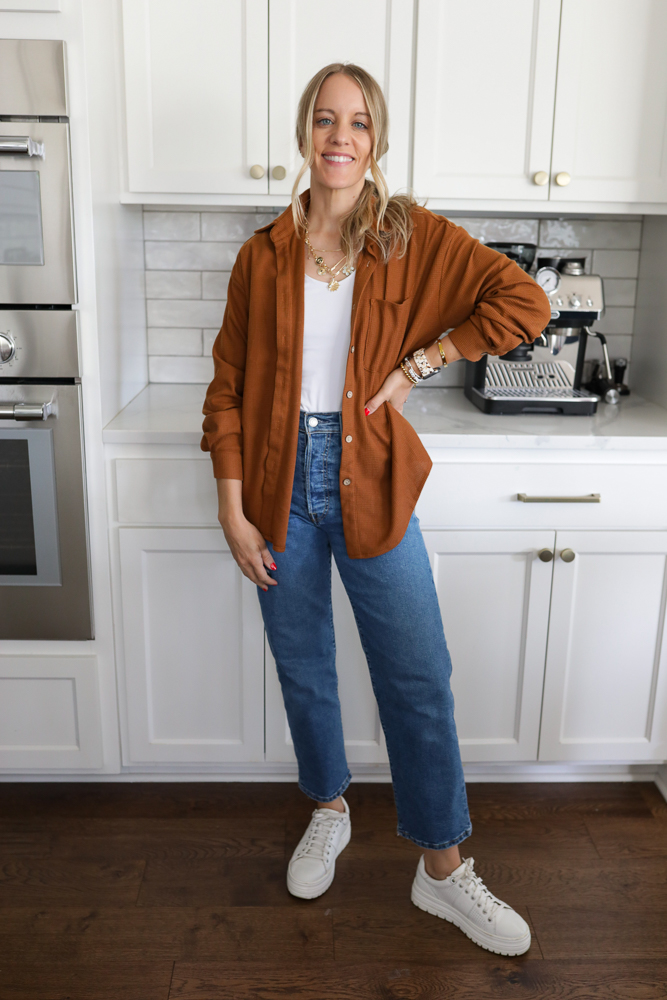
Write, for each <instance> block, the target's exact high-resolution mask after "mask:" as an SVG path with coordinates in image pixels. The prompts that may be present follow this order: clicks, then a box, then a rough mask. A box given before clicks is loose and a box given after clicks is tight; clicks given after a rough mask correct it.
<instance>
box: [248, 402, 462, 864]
mask: <svg viewBox="0 0 667 1000" xmlns="http://www.w3.org/2000/svg"><path fill="white" fill-rule="evenodd" d="M313 417H315V418H316V420H317V423H316V424H315V426H311V424H310V422H309V420H311V419H312V418H313ZM341 426H342V424H341V414H340V413H338V412H331V413H315V414H312V413H306V412H304V411H303V410H302V411H301V412H300V416H299V446H298V453H297V462H296V470H295V474H294V486H293V491H292V503H291V509H290V517H289V526H288V531H287V544H286V548H285V551H284V552H275V551H274V549H273V547H272V545H271V544H270V543H267V544H268V547H269V551H270V552H271V554H272V556H273V558H274V561H275V563H276V566H277V567H278V568H277V570H276V571H274V573H270V575H272V576H273V577H274V578H275V579H276V580H277V581H278V585H277V586H272V587H269V589H268V591H264V590H262V589H261V587H258V588H257V592H258V594H259V601H260V605H261V609H262V615H263V618H264V625H265V627H266V632H267V636H268V640H269V645H270V647H271V652H272V653H273V655H274V657H275V661H276V666H277V669H278V676H279V678H280V684H281V687H282V692H283V698H284V701H285V709H286V711H287V719H288V722H289V726H290V730H291V733H292V739H293V741H294V749H295V752H296V756H297V760H298V762H299V787H300V788H301V790H302V791H303V792H305V794H306V795H308V796H309V797H310V798H311V799H315V800H316V801H317V802H331V801H332V800H333V799H336V798H338V796H339V795H342V794H343V792H344V791H345V789H346V788H347V786H348V785H349V783H350V780H351V775H350V771H349V768H348V764H347V760H346V757H345V746H344V743H343V726H342V721H341V711H340V702H339V700H338V678H337V675H336V646H335V638H334V626H333V612H332V605H331V553H332V551H333V555H334V558H335V560H336V565H337V567H338V571H339V573H340V576H341V579H342V581H343V584H344V586H345V590H346V591H347V595H348V597H349V599H350V603H351V605H352V609H353V611H354V616H355V620H356V623H357V628H358V630H359V637H360V639H361V644H362V647H363V650H364V653H365V654H366V660H367V662H368V669H369V671H370V677H371V681H372V684H373V690H374V692H375V697H376V699H377V703H378V707H379V710H380V719H381V722H382V728H383V729H384V733H385V736H386V740H387V750H388V753H389V761H390V766H391V774H392V780H393V785H394V798H395V801H396V809H397V813H398V833H399V834H400V835H401V836H403V837H407V839H408V840H412V841H414V843H416V844H419V845H420V846H421V847H425V848H433V849H442V848H445V847H453V846H454V845H455V844H458V843H460V842H461V841H462V840H465V838H466V837H468V836H470V832H471V829H472V827H471V824H470V816H469V813H468V803H467V798H466V790H465V782H464V778H463V768H462V765H461V755H460V752H459V745H458V740H457V736H456V725H455V722H454V700H453V697H452V692H451V688H450V684H449V679H450V674H451V669H452V665H451V660H450V658H449V652H448V649H447V643H446V641H445V635H444V631H443V626H442V618H441V616H440V607H439V605H438V598H437V594H436V589H435V583H434V580H433V573H432V570H431V565H430V562H429V558H428V554H427V552H426V547H425V545H424V540H423V538H422V535H421V531H420V528H419V519H418V517H417V515H416V514H414V513H413V514H412V517H411V519H410V522H409V524H408V528H407V530H406V532H405V535H404V536H403V538H402V540H401V541H400V542H399V544H398V545H396V546H395V548H393V549H390V550H389V552H384V553H383V554H382V555H379V556H374V557H372V558H370V559H350V557H349V556H348V554H347V551H346V547H345V537H344V534H343V522H342V515H341V506H340V489H339V468H340V460H341V446H342V442H341ZM344 488H345V487H343V489H344Z"/></svg>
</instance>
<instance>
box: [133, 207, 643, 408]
mask: <svg viewBox="0 0 667 1000" xmlns="http://www.w3.org/2000/svg"><path fill="white" fill-rule="evenodd" d="M279 211H281V210H276V211H275V212H271V211H268V212H267V211H266V210H264V209H262V210H259V209H258V210H257V211H254V210H252V209H248V208H240V207H233V208H225V207H220V208H217V207H212V208H205V209H199V210H196V209H195V210H193V209H190V208H187V207H183V206H179V207H174V208H173V209H171V208H169V207H168V206H156V207H151V208H146V209H145V210H144V240H145V245H144V253H145V266H146V300H147V301H146V312H147V321H148V353H149V377H150V380H151V381H152V382H200V383H208V382H209V381H210V380H211V378H212V377H213V360H212V358H211V349H212V346H213V341H214V340H215V338H216V336H217V335H218V331H219V329H220V325H221V323H222V318H223V314H224V310H225V301H226V298H227V286H228V283H229V275H230V271H231V269H232V266H233V264H234V261H235V259H236V255H237V253H238V251H239V249H240V247H241V245H242V244H243V242H244V241H245V240H247V239H249V238H250V236H252V234H253V232H254V231H255V229H258V228H260V227H261V226H263V225H266V223H267V222H269V221H270V220H271V219H272V218H275V216H276V214H278V212H279ZM438 214H441V215H447V216H448V217H449V218H451V220H452V221H453V222H455V223H456V224H457V225H459V226H463V227H464V228H465V229H466V230H467V231H468V232H469V233H470V234H471V236H474V237H475V238H476V239H479V240H480V241H481V242H484V243H491V242H496V243H500V242H506V243H535V244H537V246H538V250H537V255H536V256H537V257H538V258H539V257H546V256H552V257H583V258H584V260H585V269H586V271H587V272H588V273H590V272H593V273H596V274H601V275H602V277H603V278H604V279H605V280H604V286H605V297H606V302H607V311H606V313H605V316H604V317H603V318H602V320H601V321H600V322H599V323H598V324H596V328H597V329H599V330H600V331H601V332H603V333H606V334H608V336H609V352H610V355H611V357H612V358H614V357H620V356H622V357H627V358H630V355H631V348H632V332H633V325H634V303H635V295H636V285H637V282H636V278H637V269H638V264H639V248H640V245H641V226H642V223H641V220H640V219H638V218H637V217H630V218H626V219H615V218H601V217H599V216H597V217H595V218H590V219H588V218H564V219H539V218H537V217H535V218H500V217H498V218H496V217H490V216H479V217H474V216H470V215H464V214H461V215H460V216H457V215H456V213H454V212H452V213H446V212H438ZM598 347H599V345H598V343H597V341H591V342H590V347H589V354H590V356H591V357H595V356H596V355H597V352H598ZM463 374H464V368H463V365H452V366H451V368H450V369H449V370H448V371H446V372H444V373H442V374H441V375H439V376H436V377H435V378H433V379H431V380H430V381H429V383H428V385H427V386H425V387H424V388H431V387H435V386H436V385H462V384H463Z"/></svg>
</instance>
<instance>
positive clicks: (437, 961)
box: [333, 899, 542, 965]
mask: <svg viewBox="0 0 667 1000" xmlns="http://www.w3.org/2000/svg"><path fill="white" fill-rule="evenodd" d="M517 909H518V911H519V912H520V913H521V916H522V917H523V918H524V919H525V920H528V922H529V923H530V918H529V915H528V910H527V909H526V908H525V907H521V906H518V907H517ZM333 929H334V948H335V958H336V961H337V962H339V963H341V964H344V965H358V964H359V963H363V962H405V963H407V964H411V963H413V964H417V965H442V964H445V963H447V962H461V961H468V960H469V961H471V962H497V960H498V956H497V955H494V954H493V953H492V952H490V951H485V950H483V949H482V948H480V947H479V946H478V945H476V944H474V943H473V942H472V941H471V940H470V938H468V937H467V936H466V935H465V934H463V932H462V931H460V930H459V929H458V927H455V926H454V924H451V923H449V922H448V921H447V920H440V919H439V918H438V917H434V916H432V915H431V914H430V913H424V912H423V910H420V909H418V907H416V906H414V905H413V903H412V902H411V901H410V899H404V900H402V901H400V902H397V903H396V904H395V905H394V906H392V907H391V908H388V907H386V906H378V905H366V906H364V907H356V908H352V907H344V906H341V907H336V908H335V909H334V911H333ZM526 958H527V959H540V958H542V953H541V951H540V946H539V944H538V942H537V940H536V938H535V937H534V936H533V941H532V944H531V947H530V950H529V951H528V952H527V954H526Z"/></svg>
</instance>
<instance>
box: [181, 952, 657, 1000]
mask: <svg viewBox="0 0 667 1000" xmlns="http://www.w3.org/2000/svg"><path fill="white" fill-rule="evenodd" d="M666 981H667V961H659V962H658V961H655V962H609V961H605V962H583V963H581V962H572V963H559V962H542V961H537V962H535V961H526V960H521V959H503V958H501V957H500V956H496V961H495V962H480V963H475V962H461V963H454V962H452V963H448V964H447V965H446V966H445V967H442V968H434V967H433V966H423V965H422V966H420V965H412V964H405V963H399V962H395V963H386V964H381V965H378V964H367V965H358V966H348V967H345V968H343V969H341V968H340V967H337V966H336V965H333V966H327V965H322V966H321V968H320V969H319V971H318V972H312V971H310V970H303V969H285V968H279V967H278V968H275V969H268V968H257V967H248V968H247V969H245V968H239V967H238V966H237V967H233V966H230V965H200V964H187V963H181V962H177V963H176V965H175V967H174V975H173V979H172V984H171V990H170V993H169V1000H322V998H323V997H331V998H332V1000H552V998H553V1000H664V997H665V982H666Z"/></svg>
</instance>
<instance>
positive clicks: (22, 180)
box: [0, 170, 44, 264]
mask: <svg viewBox="0 0 667 1000" xmlns="http://www.w3.org/2000/svg"><path fill="white" fill-rule="evenodd" d="M43 263H44V240H43V238H42V200H41V197H40V191H39V173H38V172H37V171H36V170H2V171H0V264H43Z"/></svg>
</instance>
